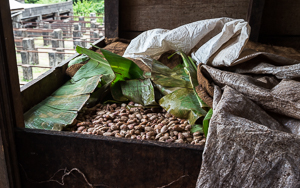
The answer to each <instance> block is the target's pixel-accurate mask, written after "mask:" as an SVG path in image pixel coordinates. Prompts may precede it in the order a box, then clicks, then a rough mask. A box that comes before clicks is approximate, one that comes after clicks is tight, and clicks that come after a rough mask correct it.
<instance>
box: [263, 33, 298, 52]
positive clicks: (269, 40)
mask: <svg viewBox="0 0 300 188" xmlns="http://www.w3.org/2000/svg"><path fill="white" fill-rule="evenodd" d="M259 42H260V43H263V44H270V45H274V46H285V47H292V48H295V49H298V50H300V35H298V36H296V35H289V36H286V35H279V36H278V35H275V36H269V35H260V37H259Z"/></svg>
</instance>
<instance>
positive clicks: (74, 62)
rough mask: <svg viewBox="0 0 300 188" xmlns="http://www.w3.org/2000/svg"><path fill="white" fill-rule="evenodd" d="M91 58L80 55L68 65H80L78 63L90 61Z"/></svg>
mask: <svg viewBox="0 0 300 188" xmlns="http://www.w3.org/2000/svg"><path fill="white" fill-rule="evenodd" d="M89 59H90V58H89V57H88V56H86V55H80V56H78V57H76V58H74V59H72V60H71V61H70V62H69V63H68V67H70V66H72V65H74V64H78V63H82V62H84V61H87V60H89Z"/></svg>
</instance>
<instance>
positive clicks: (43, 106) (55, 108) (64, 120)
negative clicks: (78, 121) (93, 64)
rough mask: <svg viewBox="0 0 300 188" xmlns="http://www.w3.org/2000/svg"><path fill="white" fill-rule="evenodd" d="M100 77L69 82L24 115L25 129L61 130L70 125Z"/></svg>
mask: <svg viewBox="0 0 300 188" xmlns="http://www.w3.org/2000/svg"><path fill="white" fill-rule="evenodd" d="M101 77H102V75H96V76H93V77H90V78H83V79H80V80H79V81H77V82H73V81H72V80H69V81H68V82H67V83H65V84H64V85H63V86H62V87H60V88H59V89H58V90H56V91H55V92H54V93H53V94H52V95H51V96H49V97H48V98H46V99H45V100H44V101H42V102H41V103H39V104H38V105H36V106H34V107H33V108H31V109H30V110H29V111H27V112H26V113H25V114H24V118H25V127H26V128H34V129H46V130H62V129H63V128H65V127H66V126H67V125H70V124H72V122H73V121H74V119H75V118H76V116H77V112H78V111H79V110H80V109H81V108H82V107H83V105H84V104H85V103H86V102H87V100H88V99H89V97H90V94H91V93H92V92H93V91H94V90H95V88H96V87H97V85H98V84H99V82H100V81H101Z"/></svg>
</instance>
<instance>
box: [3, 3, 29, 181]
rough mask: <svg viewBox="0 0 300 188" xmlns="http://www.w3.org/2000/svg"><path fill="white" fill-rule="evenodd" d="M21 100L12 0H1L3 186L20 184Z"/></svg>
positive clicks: (22, 125)
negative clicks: (16, 130) (17, 131)
mask: <svg viewBox="0 0 300 188" xmlns="http://www.w3.org/2000/svg"><path fill="white" fill-rule="evenodd" d="M8 18H9V19H8ZM20 99H21V98H20V87H19V78H18V71H17V61H16V54H15V47H14V38H13V30H12V23H11V19H10V8H9V1H8V0H2V1H0V134H1V136H0V139H1V142H0V143H1V144H0V150H2V151H1V152H0V164H1V165H0V174H1V175H0V179H1V180H0V187H21V185H20V177H19V171H18V161H17V158H16V149H15V142H14V128H15V127H17V126H19V127H24V120H23V112H22V108H21V106H22V105H21V100H20ZM2 178H3V179H2Z"/></svg>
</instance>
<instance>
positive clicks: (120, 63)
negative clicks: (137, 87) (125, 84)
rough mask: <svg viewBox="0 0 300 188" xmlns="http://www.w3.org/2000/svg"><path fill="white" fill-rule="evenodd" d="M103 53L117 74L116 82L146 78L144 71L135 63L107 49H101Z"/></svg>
mask: <svg viewBox="0 0 300 188" xmlns="http://www.w3.org/2000/svg"><path fill="white" fill-rule="evenodd" d="M101 52H102V54H103V55H104V57H105V59H106V60H107V61H108V62H109V64H110V66H111V68H112V70H113V71H114V72H115V74H116V79H115V81H114V82H117V81H125V80H126V79H142V78H144V77H143V71H142V70H141V69H140V68H139V67H138V66H137V65H136V64H135V63H134V62H133V61H131V60H129V59H127V58H124V57H122V56H119V55H117V54H114V53H112V52H110V51H108V50H105V49H101Z"/></svg>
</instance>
